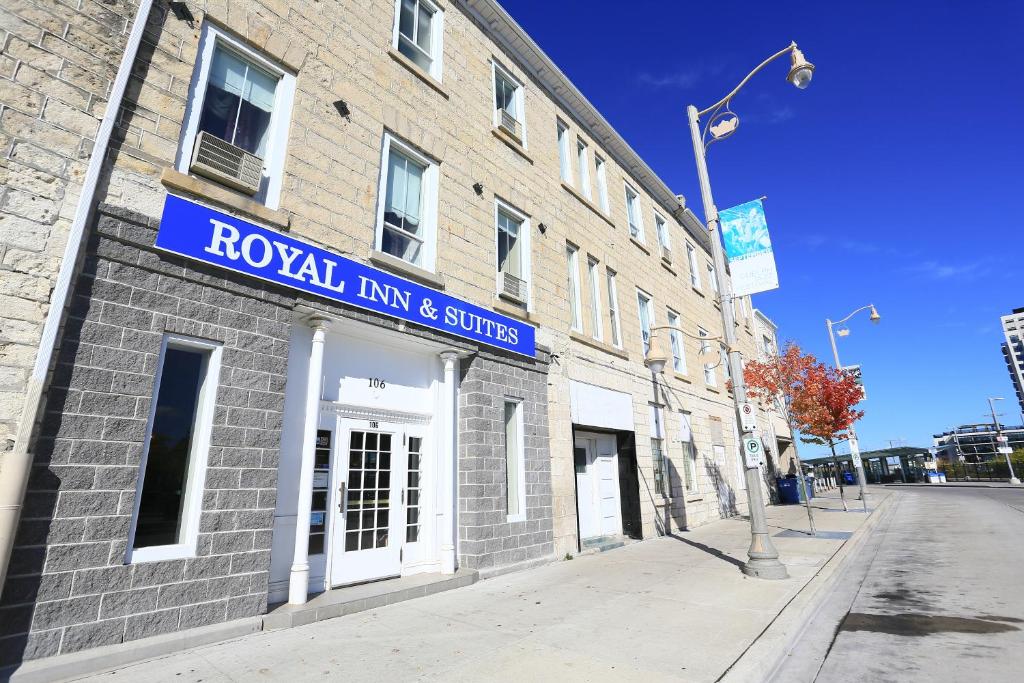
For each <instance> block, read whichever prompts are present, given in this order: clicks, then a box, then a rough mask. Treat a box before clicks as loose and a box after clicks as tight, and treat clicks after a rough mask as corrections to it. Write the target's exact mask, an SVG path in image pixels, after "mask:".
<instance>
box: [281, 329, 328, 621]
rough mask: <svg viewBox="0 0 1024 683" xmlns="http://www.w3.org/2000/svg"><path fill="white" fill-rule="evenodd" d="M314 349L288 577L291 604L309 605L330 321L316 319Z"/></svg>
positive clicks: (307, 379) (307, 376)
mask: <svg viewBox="0 0 1024 683" xmlns="http://www.w3.org/2000/svg"><path fill="white" fill-rule="evenodd" d="M309 325H310V327H312V328H313V346H312V348H311V349H310V352H309V371H308V373H307V375H306V420H305V425H304V426H303V433H302V461H301V464H300V469H299V496H298V506H297V512H296V516H295V554H294V555H293V556H292V570H291V574H290V575H289V578H288V603H289V604H291V605H302V604H305V602H306V600H307V598H308V596H309V516H310V507H311V506H312V502H313V465H314V463H315V452H316V430H317V427H318V426H319V422H320V382H321V378H322V377H323V367H324V338H325V336H326V332H327V328H328V326H329V325H330V323H329V321H327V320H325V319H323V318H313V319H311V320H310V321H309Z"/></svg>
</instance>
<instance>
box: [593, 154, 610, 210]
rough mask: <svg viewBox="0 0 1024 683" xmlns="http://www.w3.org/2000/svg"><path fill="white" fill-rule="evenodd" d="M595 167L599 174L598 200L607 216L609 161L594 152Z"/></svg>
mask: <svg viewBox="0 0 1024 683" xmlns="http://www.w3.org/2000/svg"><path fill="white" fill-rule="evenodd" d="M594 167H595V168H596V169H597V170H596V175H597V201H598V204H599V205H600V206H601V210H602V211H604V213H605V215H606V216H607V215H608V213H609V208H608V162H607V161H605V159H604V157H602V156H601V155H600V154H594Z"/></svg>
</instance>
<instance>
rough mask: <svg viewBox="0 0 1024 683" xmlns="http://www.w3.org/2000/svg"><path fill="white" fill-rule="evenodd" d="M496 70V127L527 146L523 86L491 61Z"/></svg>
mask: <svg viewBox="0 0 1024 683" xmlns="http://www.w3.org/2000/svg"><path fill="white" fill-rule="evenodd" d="M491 67H492V68H493V70H494V125H495V126H497V127H498V128H500V129H502V130H503V131H505V132H506V133H508V134H509V135H511V136H512V137H513V138H515V139H516V140H518V141H519V142H520V143H521V144H522V145H523V146H524V147H525V146H526V116H525V105H524V103H523V86H522V84H521V83H520V82H519V81H517V80H516V79H515V78H513V76H512V74H510V73H509V72H508V71H506V70H505V68H504V67H502V66H500V65H499V64H498V63H497V62H495V61H493V60H492V61H491Z"/></svg>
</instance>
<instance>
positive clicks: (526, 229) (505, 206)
mask: <svg viewBox="0 0 1024 683" xmlns="http://www.w3.org/2000/svg"><path fill="white" fill-rule="evenodd" d="M499 211H504V212H505V213H507V214H509V215H511V216H512V217H513V218H515V219H516V220H518V221H520V222H521V225H520V226H519V239H520V240H521V242H520V247H519V255H520V258H521V259H522V262H523V273H522V275H523V280H524V281H525V282H526V301H525V302H524V303H525V304H526V310H527V311H532V310H533V266H532V259H531V258H530V249H531V247H532V244H531V239H530V235H531V233H530V217H529V216H528V215H526V214H525V213H523V212H522V211H520V210H519V209H517V208H516V207H514V206H512V205H511V204H509V203H508V202H505V201H502V200H501V199H498V198H495V200H494V286H495V291H496V292H501V290H502V281H501V269H500V268H499V267H498V212H499Z"/></svg>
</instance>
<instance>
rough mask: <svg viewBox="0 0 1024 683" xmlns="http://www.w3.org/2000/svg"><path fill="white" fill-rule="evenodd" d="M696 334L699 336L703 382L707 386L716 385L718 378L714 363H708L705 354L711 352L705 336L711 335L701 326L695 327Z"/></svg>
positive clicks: (709, 343)
mask: <svg viewBox="0 0 1024 683" xmlns="http://www.w3.org/2000/svg"><path fill="white" fill-rule="evenodd" d="M697 336H698V337H700V338H701V339H700V357H701V360H702V362H703V364H704V384H707V385H708V386H709V387H715V386H718V378H717V376H716V375H715V365H716V364H715V363H709V362H708V359H707V356H708V355H709V354H710V353H711V342H709V341H707V338H708V337H710V336H711V335H710V334H709V333H708V331H707V330H705V329H704V328H703V327H698V328H697Z"/></svg>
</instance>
